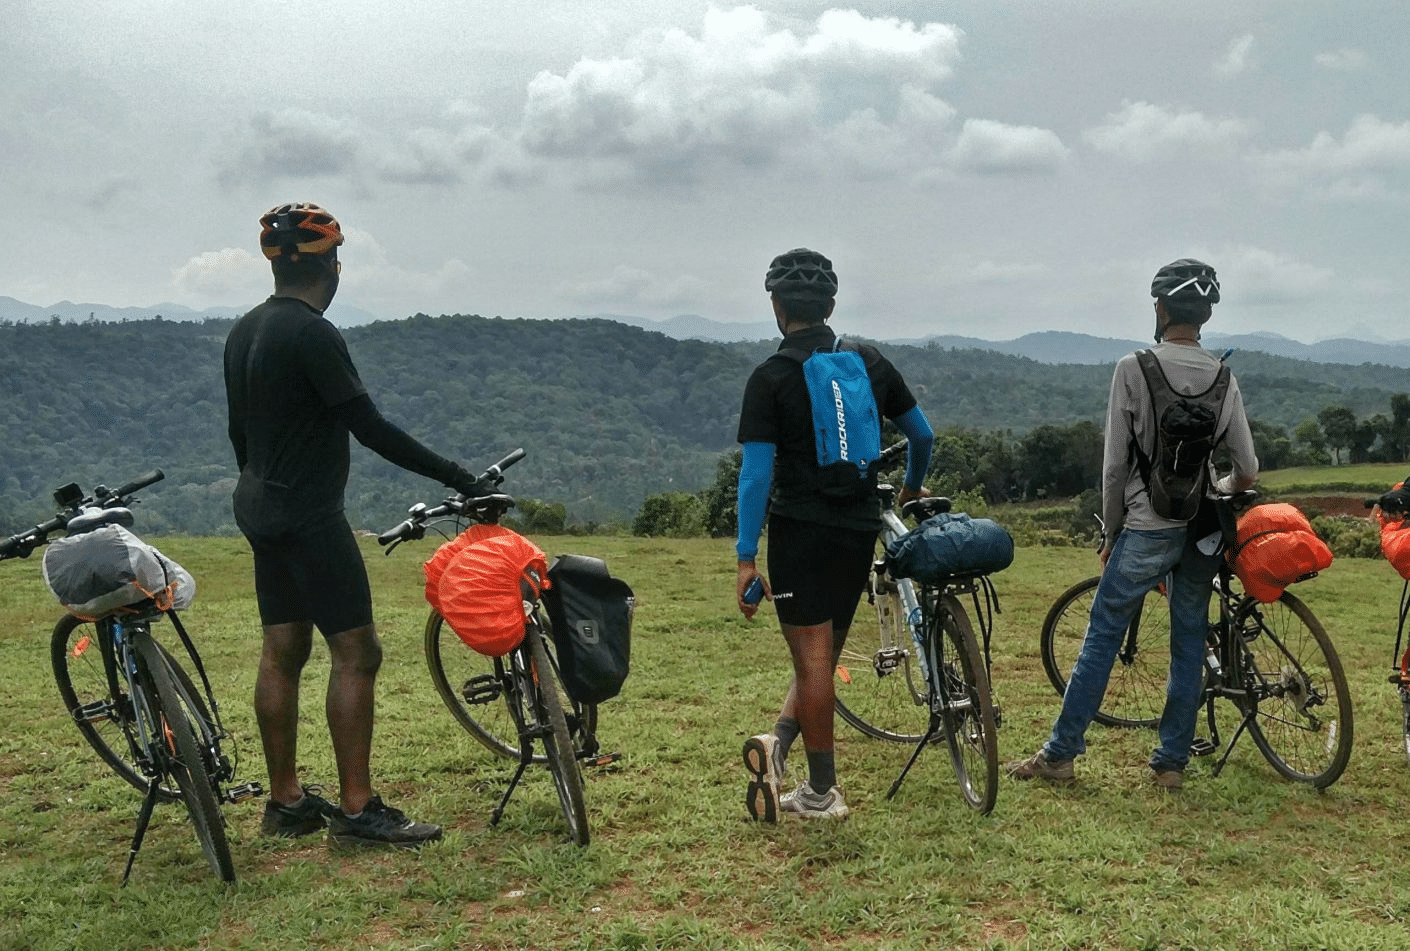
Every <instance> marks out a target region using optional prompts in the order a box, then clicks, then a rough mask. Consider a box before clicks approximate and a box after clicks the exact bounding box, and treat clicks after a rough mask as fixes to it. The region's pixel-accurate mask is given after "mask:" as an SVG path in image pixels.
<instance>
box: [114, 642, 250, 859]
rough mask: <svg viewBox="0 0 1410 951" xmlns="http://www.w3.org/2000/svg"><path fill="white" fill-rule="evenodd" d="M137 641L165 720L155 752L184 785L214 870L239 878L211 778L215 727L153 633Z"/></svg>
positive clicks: (141, 672)
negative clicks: (208, 752) (209, 755)
mask: <svg viewBox="0 0 1410 951" xmlns="http://www.w3.org/2000/svg"><path fill="white" fill-rule="evenodd" d="M133 647H134V648H135V650H136V653H137V661H138V664H139V668H138V676H139V678H144V679H145V680H146V681H147V683H148V685H149V687H150V688H151V689H152V690H154V695H153V696H149V697H148V698H147V703H148V705H149V706H150V707H151V708H152V712H153V714H154V717H153V719H154V720H155V722H157V723H158V724H160V726H161V729H162V734H163V735H162V736H161V737H154V738H153V740H154V742H155V743H156V745H157V747H158V748H157V749H156V750H154V756H155V758H156V760H157V762H158V763H159V764H160V768H161V769H162V770H163V772H164V773H166V774H167V775H170V776H171V777H172V779H173V781H174V782H175V783H176V785H177V786H178V787H179V788H180V790H181V798H182V799H183V800H184V801H185V803H186V812H187V814H188V815H190V817H191V825H192V826H194V827H195V830H196V839H197V841H198V842H200V844H201V851H202V852H204V853H205V856H206V861H207V862H209V863H210V866H211V870H212V871H213V872H215V873H216V875H217V876H219V877H220V880H221V881H223V882H233V881H235V863H234V861H233V860H232V859H231V857H230V842H229V840H228V839H227V838H226V835H225V819H224V817H223V816H222V815H221V812H220V799H219V796H218V794H217V792H216V788H215V783H214V782H213V781H212V779H211V775H210V772H209V767H208V764H207V761H206V756H205V754H204V752H203V750H205V749H206V748H207V746H206V744H205V742H204V741H203V740H202V739H201V737H202V736H204V735H205V734H208V733H209V731H210V724H209V723H208V722H206V723H202V722H201V719H200V714H199V713H198V712H197V707H196V704H195V701H194V695H193V694H190V693H187V692H186V691H185V690H183V689H182V688H181V686H180V685H179V684H178V682H177V678H176V676H175V674H174V673H173V671H172V667H171V665H170V664H169V663H168V662H167V659H166V657H165V655H164V653H163V651H162V650H161V647H160V646H159V645H158V644H157V642H156V641H154V640H152V638H151V636H150V634H149V633H137V634H136V635H135V636H134V637H133ZM157 741H161V742H157Z"/></svg>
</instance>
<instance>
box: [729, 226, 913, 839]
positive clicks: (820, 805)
mask: <svg viewBox="0 0 1410 951" xmlns="http://www.w3.org/2000/svg"><path fill="white" fill-rule="evenodd" d="M764 289H765V290H767V291H768V292H769V293H770V295H771V300H772V304H773V311H774V318H775V320H776V321H777V323H778V328H779V332H780V333H781V334H783V342H782V343H781V344H780V345H779V350H780V351H802V352H804V353H813V352H815V351H818V350H822V349H828V350H830V349H832V347H833V344H834V341H835V340H836V339H837V338H836V335H835V334H834V333H833V332H832V329H831V328H830V327H828V326H827V323H826V322H827V319H828V318H829V317H830V316H831V315H832V310H833V306H834V304H835V303H836V294H837V274H836V273H835V272H834V271H833V269H832V262H831V261H829V260H828V259H827V258H825V257H823V256H822V255H821V254H818V253H817V252H816V251H810V250H808V249H807V248H798V249H795V250H793V251H789V252H787V253H786V254H781V255H779V256H778V257H776V258H775V259H774V260H773V262H772V263H771V264H770V266H769V271H768V274H767V276H766V277H765V279H764ZM857 349H858V350H859V351H860V353H861V356H862V360H863V363H864V364H865V366H866V370H867V376H868V378H869V379H870V381H871V390H872V396H873V397H874V398H875V400H876V407H877V409H878V410H880V412H881V415H883V416H885V417H886V418H888V419H891V420H893V421H895V423H896V425H897V426H898V427H899V428H900V429H901V431H902V432H903V433H904V434H905V435H906V436H907V437H908V438H909V440H910V442H909V448H908V457H907V465H906V477H905V483H904V487H903V488H902V490H901V493H900V495H899V498H898V501H899V502H907V501H909V500H910V499H913V498H916V497H918V496H920V495H922V494H924V492H925V490H924V488H923V487H922V485H921V482H922V480H923V478H924V476H925V471H926V468H927V467H928V466H929V464H930V450H931V447H932V445H933V443H934V437H933V434H932V432H931V429H930V424H929V423H928V422H927V421H926V418H925V414H924V413H922V412H921V410H920V407H919V406H917V405H916V400H915V397H914V396H913V395H911V391H910V389H909V388H908V387H907V386H906V382H905V380H903V379H902V378H901V374H900V373H898V372H897V371H896V368H895V367H893V366H892V365H891V363H890V361H888V360H887V359H886V358H885V357H883V356H882V355H881V354H880V353H879V352H878V351H877V350H876V348H874V347H870V346H860V347H858V348H857ZM739 441H740V442H741V443H742V444H743V447H744V449H743V459H742V461H741V465H740V472H739V506H738V511H739V538H738V541H737V544H736V550H737V551H736V553H737V556H738V573H737V578H736V595H737V597H738V599H739V609H740V611H741V612H743V614H744V616H745V617H749V618H752V617H753V616H754V612H755V611H756V610H757V609H758V603H757V602H753V603H751V602H750V601H747V600H746V599H745V592H746V590H747V589H748V587H749V585H750V584H751V583H752V582H753V581H754V579H756V578H758V579H759V580H760V582H761V583H762V584H763V590H764V596H765V597H768V598H769V599H771V600H772V601H773V602H774V608H775V611H776V613H777V614H778V619H779V625H780V626H781V627H782V629H783V637H784V640H785V641H786V642H787V643H788V648H789V652H790V653H791V655H792V659H793V682H792V684H791V686H790V687H789V690H788V694H787V696H786V697H785V699H784V703H783V708H782V710H781V711H780V713H779V718H778V722H777V723H776V724H775V726H774V731H773V732H772V733H764V734H760V735H758V736H754V737H751V738H750V739H749V740H748V741H747V742H746V743H745V745H744V763H745V766H746V767H747V768H748V769H749V772H750V774H751V777H752V778H751V780H750V782H749V786H748V791H747V792H746V794H745V804H746V805H747V806H748V808H749V812H750V814H751V815H752V816H753V817H754V818H755V819H761V820H764V821H767V822H773V821H775V820H776V818H777V815H778V813H779V812H789V813H793V814H796V815H800V816H809V817H819V816H824V817H832V818H842V817H844V816H846V815H847V812H848V810H847V804H846V803H845V802H844V801H843V798H842V790H841V788H840V787H838V786H837V771H836V765H835V762H834V756H833V699H834V697H833V683H832V676H833V669H834V668H835V667H836V664H837V658H838V656H839V654H840V653H841V650H842V646H843V644H844V643H845V642H846V640H847V630H848V628H849V627H850V626H851V623H852V615H853V613H854V612H855V611H856V608H857V601H858V598H859V597H860V595H861V592H862V589H863V588H864V587H865V585H866V581H867V572H868V571H869V570H870V566H871V563H872V557H873V547H874V546H875V543H876V534H877V532H878V531H879V530H880V529H881V507H880V502H879V501H878V499H877V496H876V494H875V493H869V494H860V495H858V496H856V497H855V498H853V499H851V500H850V501H847V502H836V501H833V500H831V499H828V498H825V497H824V496H823V494H822V483H821V480H820V478H819V468H818V460H817V449H816V444H815V437H814V435H813V416H812V402H811V399H810V398H809V395H808V387H807V384H806V382H805V381H804V376H803V370H802V365H801V364H800V363H799V362H797V361H796V360H792V359H772V358H771V359H768V360H765V361H764V362H763V363H761V364H759V366H758V367H756V368H755V370H754V372H753V374H752V375H751V376H750V377H749V382H748V384H747V385H746V387H745V390H744V404H743V407H742V408H741V410H740V414H739ZM766 509H768V510H769V516H768V526H769V563H768V579H767V580H765V579H764V578H763V576H762V575H761V574H760V573H759V570H758V568H757V567H756V565H755V557H756V556H757V554H758V549H759V534H760V531H761V530H762V528H763V525H764V516H765V511H766ZM800 733H801V734H802V736H803V745H804V748H805V749H806V751H807V756H808V775H809V778H808V780H807V781H805V782H803V783H800V784H799V785H798V788H797V789H795V790H793V791H792V792H790V793H787V794H786V795H783V796H780V795H779V792H778V789H779V784H780V782H781V781H782V778H783V772H784V763H785V758H786V756H787V753H788V749H789V747H790V745H791V744H792V743H793V741H794V740H795V739H796V738H797V737H798V735H799V734H800Z"/></svg>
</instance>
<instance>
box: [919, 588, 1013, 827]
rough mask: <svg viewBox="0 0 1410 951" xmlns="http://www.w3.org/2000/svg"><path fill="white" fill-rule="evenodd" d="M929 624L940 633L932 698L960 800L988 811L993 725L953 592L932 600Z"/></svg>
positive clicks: (982, 676)
mask: <svg viewBox="0 0 1410 951" xmlns="http://www.w3.org/2000/svg"><path fill="white" fill-rule="evenodd" d="M934 629H936V630H938V631H940V632H941V634H942V637H941V638H937V639H932V643H933V644H934V645H935V650H936V655H937V656H936V657H935V660H936V663H935V667H934V669H936V670H937V671H938V673H939V677H940V678H943V686H939V685H937V688H938V689H937V690H936V691H935V694H936V697H937V699H936V701H935V702H937V703H940V704H941V705H942V709H941V714H942V716H943V720H944V724H945V742H946V744H947V745H948V746H949V748H950V761H951V762H952V763H954V766H955V778H956V779H958V780H959V784H960V793H961V795H963V796H964V801H965V803H966V804H967V805H968V806H969V807H970V808H971V809H975V810H978V811H979V813H980V814H982V815H988V814H989V812H990V811H991V810H992V809H993V808H994V801H995V800H996V799H997V798H998V794H999V730H998V726H997V725H996V724H995V722H994V704H993V697H992V695H991V693H990V690H989V676H988V674H987V672H986V669H985V666H984V655H983V654H982V653H981V652H980V650H979V642H978V641H977V640H975V637H974V627H973V625H972V624H971V623H970V620H969V615H968V614H967V613H966V612H965V609H964V607H963V605H961V604H960V602H959V600H958V599H957V598H955V597H954V596H953V595H949V594H945V595H941V596H940V597H938V598H937V599H936V603H935V628H934Z"/></svg>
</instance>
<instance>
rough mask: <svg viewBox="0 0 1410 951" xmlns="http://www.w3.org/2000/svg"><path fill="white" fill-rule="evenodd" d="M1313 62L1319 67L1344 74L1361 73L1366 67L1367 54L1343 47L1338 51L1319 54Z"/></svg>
mask: <svg viewBox="0 0 1410 951" xmlns="http://www.w3.org/2000/svg"><path fill="white" fill-rule="evenodd" d="M1313 61H1314V62H1316V64H1317V65H1318V66H1322V67H1325V68H1326V69H1332V70H1336V71H1337V72H1342V73H1354V72H1359V71H1360V70H1361V69H1362V68H1364V67H1365V65H1366V54H1365V53H1363V52H1361V50H1358V49H1350V48H1347V47H1343V48H1341V49H1336V50H1328V51H1327V52H1325V53H1318V54H1317V55H1316V56H1315V57H1313Z"/></svg>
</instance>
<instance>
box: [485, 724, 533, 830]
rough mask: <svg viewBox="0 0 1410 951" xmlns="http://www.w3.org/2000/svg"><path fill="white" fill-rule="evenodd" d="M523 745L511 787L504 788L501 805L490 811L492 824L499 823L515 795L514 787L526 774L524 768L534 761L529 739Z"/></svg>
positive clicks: (500, 799) (510, 783)
mask: <svg viewBox="0 0 1410 951" xmlns="http://www.w3.org/2000/svg"><path fill="white" fill-rule="evenodd" d="M522 742H523V746H522V748H521V749H520V750H519V768H518V769H516V770H515V771H514V776H513V777H512V778H511V779H510V780H509V788H507V789H505V790H504V795H503V796H501V797H500V798H499V805H497V806H495V807H494V812H492V813H490V825H492V826H493V825H499V820H500V818H501V817H502V816H503V815H504V808H505V807H506V806H508V805H509V797H510V796H512V795H514V787H516V786H518V785H519V780H520V779H522V778H523V776H524V770H526V769H528V768H529V764H531V763H532V762H533V761H534V749H533V746H532V745H531V744H530V743H529V742H528V741H527V740H525V741H522Z"/></svg>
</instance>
